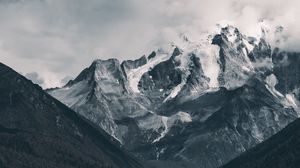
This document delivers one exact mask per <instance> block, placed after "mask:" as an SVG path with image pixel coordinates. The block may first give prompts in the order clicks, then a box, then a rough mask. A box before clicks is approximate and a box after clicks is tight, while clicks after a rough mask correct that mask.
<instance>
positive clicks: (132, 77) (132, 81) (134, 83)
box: [127, 53, 171, 93]
mask: <svg viewBox="0 0 300 168" xmlns="http://www.w3.org/2000/svg"><path fill="white" fill-rule="evenodd" d="M170 57H171V54H170V53H162V54H160V55H157V56H156V57H155V58H153V59H150V61H149V62H148V63H147V64H145V65H143V66H141V67H138V68H136V69H132V70H130V71H129V72H128V74H127V76H128V82H129V87H130V88H131V89H132V91H133V92H135V93H140V91H139V88H138V84H139V81H140V79H141V77H142V76H143V74H144V73H146V72H148V71H149V70H150V69H151V68H153V67H154V66H155V65H157V64H159V63H161V62H163V61H166V60H168V59H169V58H170Z"/></svg>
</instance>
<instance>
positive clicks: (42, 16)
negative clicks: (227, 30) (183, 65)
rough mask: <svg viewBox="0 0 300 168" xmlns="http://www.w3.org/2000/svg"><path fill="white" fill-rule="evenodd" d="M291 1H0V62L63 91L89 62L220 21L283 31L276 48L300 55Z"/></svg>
mask: <svg viewBox="0 0 300 168" xmlns="http://www.w3.org/2000/svg"><path fill="white" fill-rule="evenodd" d="M299 8H300V1H298V0H289V1H285V0H277V1H272V0H260V1H258V0H256V1H246V0H223V1H220V0H186V1H181V0H160V1H153V0H90V1H81V0H72V1H69V0H11V1H9V0H0V21H1V27H0V61H1V62H4V63H7V64H8V65H10V66H12V67H13V68H15V69H17V70H18V71H22V72H23V73H29V72H32V71H38V73H39V74H40V75H41V76H42V77H43V78H44V79H45V82H44V83H43V84H42V85H43V86H44V87H53V86H57V85H62V83H61V79H63V78H64V77H65V76H68V75H71V76H75V75H76V74H78V73H79V71H81V70H82V69H83V68H84V67H87V66H88V65H89V64H90V63H91V62H92V60H94V59H96V58H100V59H107V58H111V57H113V58H118V59H120V60H124V59H134V58H137V57H139V56H141V55H144V54H148V53H150V52H151V51H152V50H155V49H156V48H158V47H159V46H161V45H163V44H166V43H168V42H170V41H175V40H176V38H178V34H180V33H184V34H186V35H187V36H188V37H190V38H192V40H198V39H199V38H202V37H201V36H200V35H199V34H200V33H201V32H206V31H209V30H211V29H212V28H213V27H214V26H215V25H216V23H219V22H220V21H224V20H225V21H226V22H228V23H231V24H233V25H234V26H237V27H238V28H239V29H240V30H241V32H243V33H244V34H247V35H251V34H253V33H255V32H257V31H260V30H259V26H258V25H259V24H258V23H259V22H261V21H262V20H263V21H264V22H266V23H268V25H270V27H272V28H273V27H277V26H282V27H283V28H284V29H283V31H282V33H280V34H279V35H277V37H275V36H274V37H272V38H273V39H275V38H282V39H284V40H281V42H280V44H278V45H280V47H283V48H285V49H287V50H293V51H299V50H300V46H299V44H300V43H299V37H300V32H299V30H300V23H299V22H298V21H297V17H298V16H300V11H299V10H298V9H299Z"/></svg>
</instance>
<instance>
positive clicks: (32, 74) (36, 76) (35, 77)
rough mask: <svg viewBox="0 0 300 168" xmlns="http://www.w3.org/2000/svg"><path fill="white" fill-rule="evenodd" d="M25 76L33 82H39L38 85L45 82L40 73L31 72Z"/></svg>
mask: <svg viewBox="0 0 300 168" xmlns="http://www.w3.org/2000/svg"><path fill="white" fill-rule="evenodd" d="M25 77H26V78H27V79H30V80H31V81H32V82H33V83H35V84H38V85H42V84H44V79H42V78H41V77H40V76H39V74H38V73H36V72H30V73H27V74H25Z"/></svg>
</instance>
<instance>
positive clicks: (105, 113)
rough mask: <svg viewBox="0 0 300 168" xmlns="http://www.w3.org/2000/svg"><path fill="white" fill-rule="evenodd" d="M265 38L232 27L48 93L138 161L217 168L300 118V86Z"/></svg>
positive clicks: (104, 66)
mask: <svg viewBox="0 0 300 168" xmlns="http://www.w3.org/2000/svg"><path fill="white" fill-rule="evenodd" d="M265 33H266V32H265V31H264V30H262V33H261V37H260V38H254V37H248V36H246V35H244V34H242V33H241V32H239V30H238V29H237V28H235V27H232V26H228V27H224V28H222V29H221V30H220V32H218V33H217V34H212V35H210V36H208V37H207V38H205V39H204V40H202V41H200V42H191V41H189V40H188V39H187V38H186V37H184V38H182V42H181V43H179V44H172V45H170V46H169V47H166V48H161V49H159V50H157V51H155V52H153V53H151V54H150V55H149V56H147V57H146V56H143V57H141V58H140V59H137V60H134V61H124V62H122V63H119V62H118V61H117V60H113V59H111V60H106V61H101V60H96V61H94V62H93V64H92V65H91V66H90V67H89V68H87V69H85V70H84V71H82V73H81V74H80V75H79V76H78V77H77V78H76V79H75V80H74V81H70V82H69V83H68V84H67V85H66V86H64V87H62V88H59V89H54V90H49V91H48V92H49V93H50V94H51V95H52V96H54V97H56V98H57V99H58V100H60V101H62V102H63V103H65V104H67V105H68V106H69V107H71V108H72V109H74V110H75V111H77V112H78V113H79V114H81V115H83V116H84V117H86V118H87V119H89V120H90V121H92V122H94V123H96V124H98V125H100V126H101V127H102V128H103V129H104V130H106V131H107V132H108V133H110V134H111V135H112V136H114V137H115V138H116V139H118V140H119V141H120V142H121V143H122V145H123V146H124V147H125V148H127V149H128V150H130V151H131V152H132V153H133V154H135V155H136V156H138V157H141V158H143V159H145V160H155V159H157V160H182V161H187V162H189V163H192V164H195V165H203V167H209V168H212V167H217V166H220V165H221V164H223V163H225V162H227V161H228V160H230V159H232V158H233V157H235V156H237V155H238V154H240V153H241V152H243V151H245V150H247V149H249V148H251V147H253V146H254V145H256V144H257V143H259V142H261V141H263V140H265V139H266V138H268V137H270V136H271V135H273V134H275V133H276V132H278V131H279V130H280V129H282V128H283V127H285V126H286V125H287V124H288V123H289V122H291V121H293V120H294V119H296V118H297V117H298V110H299V108H298V107H299V102H298V101H299V99H297V96H298V98H299V90H297V89H299V85H298V84H297V82H294V81H293V80H292V79H291V77H288V76H289V75H287V74H284V72H285V71H284V70H283V69H284V68H282V66H281V64H280V63H277V62H278V61H277V62H276V60H282V59H280V58H278V59H277V57H278V56H277V55H280V53H281V54H282V52H278V54H276V55H275V54H274V53H275V52H272V50H271V46H270V45H269V44H268V43H267V39H266V37H265ZM272 53H273V54H272ZM297 65H299V63H296V64H295V66H297ZM298 67H299V66H298ZM291 73H293V72H291ZM287 81H289V82H287ZM291 81H293V82H291ZM287 83H288V84H287ZM287 85H289V86H288V88H289V89H288V90H284V89H283V88H285V87H287ZM290 85H291V86H290Z"/></svg>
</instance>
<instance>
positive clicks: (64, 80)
mask: <svg viewBox="0 0 300 168" xmlns="http://www.w3.org/2000/svg"><path fill="white" fill-rule="evenodd" d="M73 79H74V78H73V77H72V76H66V77H64V78H63V79H62V80H61V81H60V82H61V83H62V84H63V85H65V84H67V83H68V82H69V81H70V80H73Z"/></svg>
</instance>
